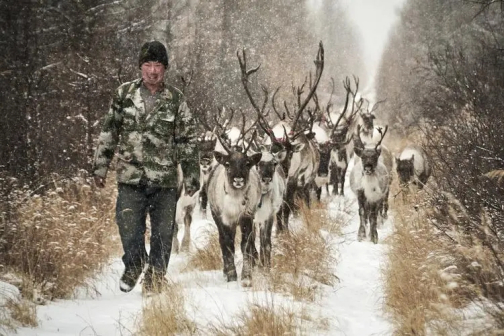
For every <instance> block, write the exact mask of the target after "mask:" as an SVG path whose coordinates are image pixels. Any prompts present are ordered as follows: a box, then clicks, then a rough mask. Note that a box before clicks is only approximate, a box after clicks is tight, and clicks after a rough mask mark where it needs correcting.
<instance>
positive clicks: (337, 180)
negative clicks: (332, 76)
mask: <svg viewBox="0 0 504 336" xmlns="http://www.w3.org/2000/svg"><path fill="white" fill-rule="evenodd" d="M354 81H355V90H352V88H351V84H350V79H349V78H348V77H346V79H345V80H344V81H343V87H344V88H345V91H346V97H345V104H344V106H343V109H342V111H341V112H340V113H338V114H334V113H330V111H329V106H330V102H329V103H328V104H327V107H326V113H327V117H328V118H327V119H325V127H326V128H327V129H328V130H330V134H329V138H330V140H329V142H327V143H325V144H324V145H322V146H320V152H321V160H320V166H319V175H321V174H328V176H329V180H328V182H329V183H331V184H332V185H333V194H335V195H336V194H338V185H339V184H341V193H340V194H341V195H344V191H343V190H344V184H345V174H346V170H347V167H348V163H349V162H350V159H351V157H352V154H353V147H352V146H349V145H350V140H351V138H350V139H348V140H347V134H348V131H349V130H350V128H351V127H352V126H353V123H354V120H355V118H356V116H357V113H358V112H359V111H360V108H361V106H362V103H363V100H362V99H359V100H358V101H356V97H357V92H358V90H359V80H358V78H357V77H355V76H354ZM350 96H352V101H351V103H350V105H351V109H349V101H350V99H349V98H350ZM317 100H318V99H316V101H317ZM317 105H318V103H317ZM347 112H349V114H348V115H347ZM336 116H337V118H336ZM335 118H336V119H335ZM326 189H327V191H328V192H329V190H328V187H326ZM321 192H322V188H321V187H319V189H318V190H317V198H318V199H320V195H321Z"/></svg>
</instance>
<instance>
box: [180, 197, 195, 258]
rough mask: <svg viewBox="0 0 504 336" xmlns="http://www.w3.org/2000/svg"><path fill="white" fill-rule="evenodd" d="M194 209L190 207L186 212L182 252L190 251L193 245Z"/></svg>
mask: <svg viewBox="0 0 504 336" xmlns="http://www.w3.org/2000/svg"><path fill="white" fill-rule="evenodd" d="M193 210H194V207H193V206H188V207H187V208H186V209H185V211H186V213H185V216H184V237H183V238H182V245H181V247H180V249H181V251H182V252H188V251H189V245H190V243H191V223H192V214H193Z"/></svg>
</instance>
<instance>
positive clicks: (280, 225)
mask: <svg viewBox="0 0 504 336" xmlns="http://www.w3.org/2000/svg"><path fill="white" fill-rule="evenodd" d="M284 212H285V205H284V204H282V205H281V206H280V209H279V210H278V212H277V214H276V218H277V233H280V232H282V231H283V230H284V227H283V223H284Z"/></svg>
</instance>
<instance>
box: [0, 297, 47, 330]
mask: <svg viewBox="0 0 504 336" xmlns="http://www.w3.org/2000/svg"><path fill="white" fill-rule="evenodd" d="M37 325H38V321H37V310H36V306H35V304H34V303H32V302H30V301H28V300H23V299H21V300H18V299H16V300H14V299H12V298H9V299H7V300H6V301H5V303H4V304H3V305H2V306H0V335H8V334H10V333H15V331H16V329H17V328H18V327H32V328H33V327H36V326H37Z"/></svg>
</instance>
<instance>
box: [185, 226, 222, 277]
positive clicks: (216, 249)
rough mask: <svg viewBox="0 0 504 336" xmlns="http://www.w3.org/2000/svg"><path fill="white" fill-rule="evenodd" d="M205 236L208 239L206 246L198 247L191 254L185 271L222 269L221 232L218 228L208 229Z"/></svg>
mask: <svg viewBox="0 0 504 336" xmlns="http://www.w3.org/2000/svg"><path fill="white" fill-rule="evenodd" d="M203 237H204V238H205V240H206V241H207V242H206V244H205V246H204V247H201V248H200V247H196V248H195V250H194V252H191V254H190V256H189V262H188V264H187V267H186V268H185V271H192V270H198V271H213V270H220V269H222V267H223V264H222V252H221V248H220V243H219V234H218V233H217V231H216V230H210V229H208V230H206V231H205V232H204V234H203Z"/></svg>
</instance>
